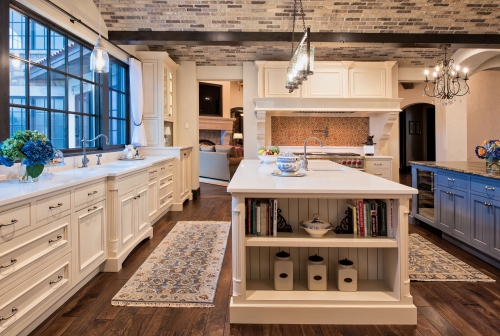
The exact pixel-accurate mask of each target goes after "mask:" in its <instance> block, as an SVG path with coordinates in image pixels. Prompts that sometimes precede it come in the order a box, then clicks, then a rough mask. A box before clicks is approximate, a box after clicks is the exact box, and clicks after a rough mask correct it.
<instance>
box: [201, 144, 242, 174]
mask: <svg viewBox="0 0 500 336" xmlns="http://www.w3.org/2000/svg"><path fill="white" fill-rule="evenodd" d="M241 153H242V151H241ZM241 160H243V156H238V153H237V151H236V148H235V147H234V146H218V145H215V146H205V145H200V177H204V178H209V179H214V180H221V181H230V180H231V177H232V176H233V174H234V172H235V171H236V169H237V168H238V166H239V164H240V162H241Z"/></svg>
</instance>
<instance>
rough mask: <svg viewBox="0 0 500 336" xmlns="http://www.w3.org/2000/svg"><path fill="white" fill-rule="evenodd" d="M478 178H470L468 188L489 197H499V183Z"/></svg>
mask: <svg viewBox="0 0 500 336" xmlns="http://www.w3.org/2000/svg"><path fill="white" fill-rule="evenodd" d="M495 182H496V181H492V180H491V179H490V180H487V179H479V178H471V179H470V190H471V192H474V193H476V194H481V195H485V196H487V197H489V198H493V197H500V183H498V182H496V183H495Z"/></svg>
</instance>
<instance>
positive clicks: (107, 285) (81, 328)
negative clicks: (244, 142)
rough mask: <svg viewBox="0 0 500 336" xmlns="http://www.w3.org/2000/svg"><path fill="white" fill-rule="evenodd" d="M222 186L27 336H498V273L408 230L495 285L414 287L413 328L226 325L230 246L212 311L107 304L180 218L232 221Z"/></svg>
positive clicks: (168, 221) (166, 222)
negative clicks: (474, 269)
mask: <svg viewBox="0 0 500 336" xmlns="http://www.w3.org/2000/svg"><path fill="white" fill-rule="evenodd" d="M225 189H226V188H225V187H219V186H212V185H208V184H202V186H201V192H202V194H201V197H200V198H199V199H198V200H197V201H196V202H189V203H187V204H186V207H185V210H184V211H182V212H171V213H168V214H167V215H166V216H165V218H163V219H162V220H161V221H160V222H159V223H158V224H157V225H156V226H155V228H154V238H153V239H151V240H148V241H145V242H144V243H143V244H142V245H140V247H139V248H137V249H136V251H134V252H133V253H132V254H131V255H130V257H129V258H128V259H127V260H126V261H125V263H124V264H123V269H122V270H121V271H120V272H118V273H100V274H98V275H97V276H96V277H95V278H94V279H93V280H91V281H90V282H89V283H88V284H87V285H86V286H85V287H83V288H82V289H81V290H80V291H79V292H78V293H76V294H75V295H74V296H73V297H72V298H71V299H70V300H68V301H67V302H66V303H65V304H64V305H63V306H62V307H61V308H60V309H59V310H57V311H56V312H55V313H54V314H53V315H52V316H50V317H49V318H48V319H47V320H46V321H45V322H44V323H43V324H41V325H40V326H39V327H38V328H37V329H36V330H35V331H34V332H33V333H32V335H47V336H56V335H71V336H77V335H85V336H90V335H97V336H104V335H169V336H170V335H183V336H188V335H234V336H251V335H255V336H260V335H273V336H274V335H276V336H295V335H304V336H315V335H318V336H319V335H323V336H333V335H345V336H348V335H443V336H448V335H500V284H499V283H498V280H500V271H499V270H498V269H496V268H494V267H492V266H490V265H488V264H486V263H485V262H483V261H481V260H479V259H477V258H476V257H474V256H472V255H470V254H468V253H466V252H464V251H462V250H460V249H458V248H457V247H455V246H454V245H452V244H450V243H448V242H446V241H444V240H442V239H441V238H440V237H438V236H436V235H434V234H432V233H430V232H428V231H425V230H424V229H422V228H420V227H417V226H411V227H410V232H415V233H419V234H420V235H422V236H424V237H425V238H427V239H428V240H430V241H431V242H433V243H434V244H436V245H438V246H440V247H441V248H443V249H444V250H446V251H448V252H450V253H451V254H453V255H455V256H457V257H458V258H459V259H461V260H463V261H465V262H467V263H468V264H470V265H472V266H473V267H475V268H477V269H479V270H481V271H482V272H484V273H486V274H487V275H489V276H490V277H492V278H494V279H495V280H497V282H495V283H470V282H469V283H468V282H456V283H453V282H441V283H440V282H434V283H432V282H429V283H425V282H419V283H416V282H412V284H411V293H412V295H413V298H414V303H415V305H416V306H417V307H418V324H417V325H416V326H387V325H381V326H342V325H321V326H320V325H233V326H231V327H230V325H229V313H228V302H229V297H230V294H231V242H230V241H229V244H228V247H227V250H226V255H225V258H224V263H223V267H222V273H221V277H220V280H219V286H218V289H217V293H216V297H215V308H137V307H114V306H111V304H110V301H111V298H112V297H113V296H114V295H115V294H116V292H118V290H119V289H120V288H121V287H122V286H123V285H124V284H125V282H126V281H127V280H128V279H129V278H130V277H131V276H132V275H133V274H134V272H135V271H136V269H137V268H138V267H139V266H140V265H141V264H142V263H143V262H144V260H145V259H146V258H147V257H148V256H149V254H150V253H151V252H153V250H154V249H155V247H156V246H157V245H158V244H159V243H160V242H161V240H162V239H163V238H164V237H165V235H166V234H167V233H168V232H169V231H170V230H171V229H172V227H173V226H174V224H175V223H176V222H177V221H180V220H222V221H230V220H231V212H230V211H231V210H230V206H231V202H230V197H229V195H228V194H227V193H226V192H225Z"/></svg>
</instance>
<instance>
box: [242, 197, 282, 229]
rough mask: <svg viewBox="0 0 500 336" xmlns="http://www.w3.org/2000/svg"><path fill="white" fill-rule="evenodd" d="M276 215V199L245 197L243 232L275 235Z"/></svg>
mask: <svg viewBox="0 0 500 336" xmlns="http://www.w3.org/2000/svg"><path fill="white" fill-rule="evenodd" d="M277 216H278V200H277V199H275V198H247V199H245V232H246V234H247V235H260V236H264V235H265V236H277V235H278V226H277V221H278V220H277Z"/></svg>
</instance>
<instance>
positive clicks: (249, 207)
mask: <svg viewBox="0 0 500 336" xmlns="http://www.w3.org/2000/svg"><path fill="white" fill-rule="evenodd" d="M246 212H247V218H246V220H245V232H246V234H252V199H251V198H247V208H246Z"/></svg>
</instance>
